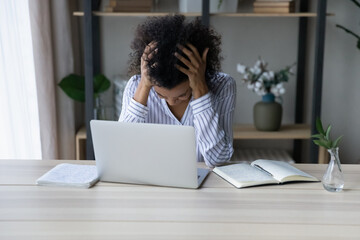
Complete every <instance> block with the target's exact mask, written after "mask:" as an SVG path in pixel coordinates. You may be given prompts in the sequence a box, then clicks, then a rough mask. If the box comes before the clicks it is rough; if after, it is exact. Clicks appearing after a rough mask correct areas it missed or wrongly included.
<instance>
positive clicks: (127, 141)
mask: <svg viewBox="0 0 360 240" xmlns="http://www.w3.org/2000/svg"><path fill="white" fill-rule="evenodd" d="M90 126H91V134H92V139H93V145H94V153H95V159H96V166H97V169H98V174H99V176H100V180H101V181H107V182H121V183H135V184H147V185H160V186H171V187H184V188H197V187H198V186H199V184H198V175H197V160H196V144H195V130H194V128H193V127H191V126H176V125H161V124H148V123H125V122H117V121H102V120H92V121H91V122H90Z"/></svg>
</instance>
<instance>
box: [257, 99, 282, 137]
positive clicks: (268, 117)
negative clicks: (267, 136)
mask: <svg viewBox="0 0 360 240" xmlns="http://www.w3.org/2000/svg"><path fill="white" fill-rule="evenodd" d="M281 119H282V106H281V104H280V103H278V102H275V96H274V94H272V93H268V94H265V95H264V96H263V97H262V101H260V102H257V103H256V104H255V106H254V125H255V128H256V129H257V130H259V131H277V130H279V129H280V126H281Z"/></svg>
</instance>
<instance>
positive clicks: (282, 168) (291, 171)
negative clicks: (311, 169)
mask: <svg viewBox="0 0 360 240" xmlns="http://www.w3.org/2000/svg"><path fill="white" fill-rule="evenodd" d="M251 165H253V166H259V167H260V168H262V169H264V170H265V171H267V172H269V173H271V174H272V175H273V177H274V178H275V179H277V180H278V181H280V182H281V181H282V180H283V179H284V178H286V177H289V176H303V177H307V178H311V179H314V177H313V176H311V175H309V174H307V173H305V172H303V171H301V170H299V169H297V168H295V167H293V166H291V165H290V164H289V163H287V162H282V161H275V160H264V159H259V160H256V161H254V162H252V163H251ZM294 180H296V179H294Z"/></svg>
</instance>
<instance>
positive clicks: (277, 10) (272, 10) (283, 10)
mask: <svg viewBox="0 0 360 240" xmlns="http://www.w3.org/2000/svg"><path fill="white" fill-rule="evenodd" d="M253 11H254V13H291V12H295V8H293V7H254V10H253Z"/></svg>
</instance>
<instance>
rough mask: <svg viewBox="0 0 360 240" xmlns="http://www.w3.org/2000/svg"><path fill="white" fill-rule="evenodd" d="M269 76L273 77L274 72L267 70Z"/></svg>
mask: <svg viewBox="0 0 360 240" xmlns="http://www.w3.org/2000/svg"><path fill="white" fill-rule="evenodd" d="M269 75H270V78H271V79H273V78H274V77H275V74H274V72H273V71H269Z"/></svg>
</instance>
